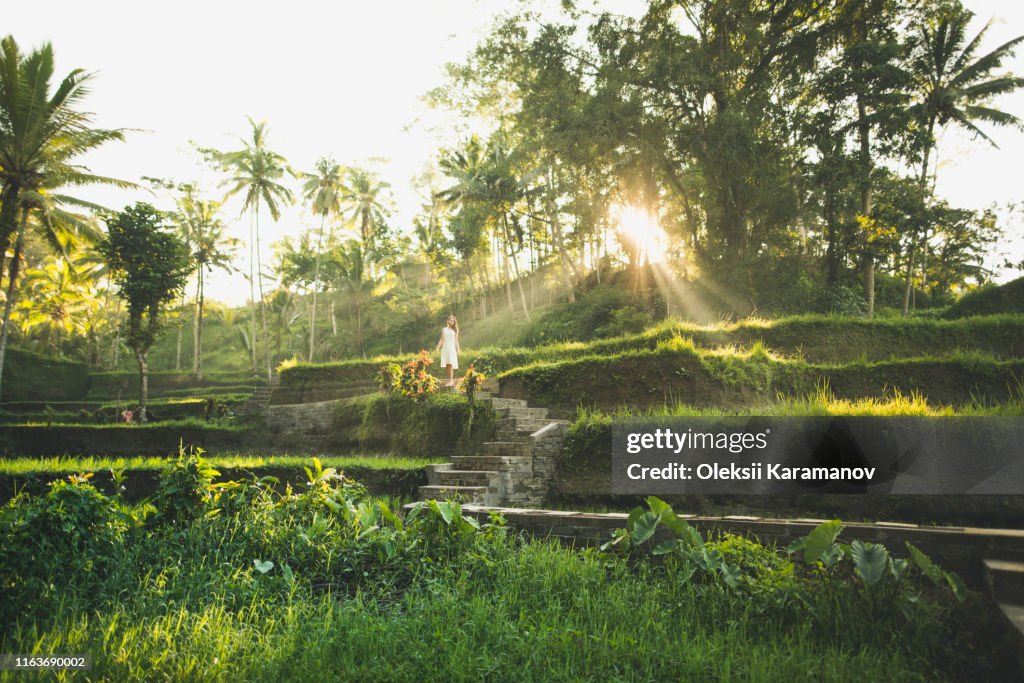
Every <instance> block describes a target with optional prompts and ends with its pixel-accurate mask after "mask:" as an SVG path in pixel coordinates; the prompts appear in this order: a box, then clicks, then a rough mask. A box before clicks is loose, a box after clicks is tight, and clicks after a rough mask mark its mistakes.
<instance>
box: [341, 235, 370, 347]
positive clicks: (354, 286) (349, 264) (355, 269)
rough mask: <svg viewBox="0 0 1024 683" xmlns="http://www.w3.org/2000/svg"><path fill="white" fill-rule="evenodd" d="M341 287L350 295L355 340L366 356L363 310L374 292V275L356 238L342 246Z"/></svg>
mask: <svg viewBox="0 0 1024 683" xmlns="http://www.w3.org/2000/svg"><path fill="white" fill-rule="evenodd" d="M339 256H340V269H339V270H340V272H339V282H338V285H339V289H341V291H343V292H345V293H347V294H348V295H349V302H350V305H351V306H352V312H353V314H354V316H355V342H356V348H358V349H359V355H361V356H362V357H363V358H366V349H365V347H364V344H363V321H362V310H363V306H364V303H365V301H366V300H367V299H368V298H369V297H370V294H371V293H372V292H373V277H372V275H370V273H369V271H368V270H367V268H366V253H365V252H364V250H363V246H362V244H361V243H360V242H358V241H356V240H348V241H347V242H346V243H345V244H344V245H342V246H341V251H340V253H339Z"/></svg>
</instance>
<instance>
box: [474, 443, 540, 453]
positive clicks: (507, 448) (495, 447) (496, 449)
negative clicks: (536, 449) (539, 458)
mask: <svg viewBox="0 0 1024 683" xmlns="http://www.w3.org/2000/svg"><path fill="white" fill-rule="evenodd" d="M480 454H481V455H505V456H525V455H529V454H530V451H529V444H528V443H526V442H523V441H485V442H484V443H482V444H480Z"/></svg>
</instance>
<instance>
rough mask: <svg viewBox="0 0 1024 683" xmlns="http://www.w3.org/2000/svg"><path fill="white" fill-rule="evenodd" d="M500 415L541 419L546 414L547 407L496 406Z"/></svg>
mask: <svg viewBox="0 0 1024 683" xmlns="http://www.w3.org/2000/svg"><path fill="white" fill-rule="evenodd" d="M497 410H498V413H499V415H501V416H502V417H514V418H517V419H525V420H542V419H544V418H546V417H547V416H548V409H547V408H529V407H526V406H506V407H504V408H498V409H497Z"/></svg>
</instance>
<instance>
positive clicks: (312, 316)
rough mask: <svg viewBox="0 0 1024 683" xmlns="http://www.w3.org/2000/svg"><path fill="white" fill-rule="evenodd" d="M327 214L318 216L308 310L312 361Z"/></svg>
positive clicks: (310, 359)
mask: <svg viewBox="0 0 1024 683" xmlns="http://www.w3.org/2000/svg"><path fill="white" fill-rule="evenodd" d="M325 220H327V214H326V213H325V214H323V215H322V216H320V231H319V232H318V233H317V236H316V267H315V268H314V269H313V307H312V309H311V310H310V312H309V362H310V363H312V362H313V359H314V353H315V351H316V291H317V289H319V285H320V249H321V247H322V244H323V240H324V221H325Z"/></svg>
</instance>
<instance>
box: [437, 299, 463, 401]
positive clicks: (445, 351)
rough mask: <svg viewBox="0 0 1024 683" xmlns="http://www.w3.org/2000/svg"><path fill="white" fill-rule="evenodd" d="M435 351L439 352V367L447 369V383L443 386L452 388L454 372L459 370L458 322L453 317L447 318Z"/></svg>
mask: <svg viewBox="0 0 1024 683" xmlns="http://www.w3.org/2000/svg"><path fill="white" fill-rule="evenodd" d="M437 350H438V351H440V352H441V367H442V368H445V367H446V368H448V383H447V384H445V386H446V387H453V386H455V371H456V370H458V368H459V321H458V320H456V319H455V316H454V315H450V316H448V323H447V325H445V326H444V327H443V328H442V329H441V338H440V339H439V340H438V341H437Z"/></svg>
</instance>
